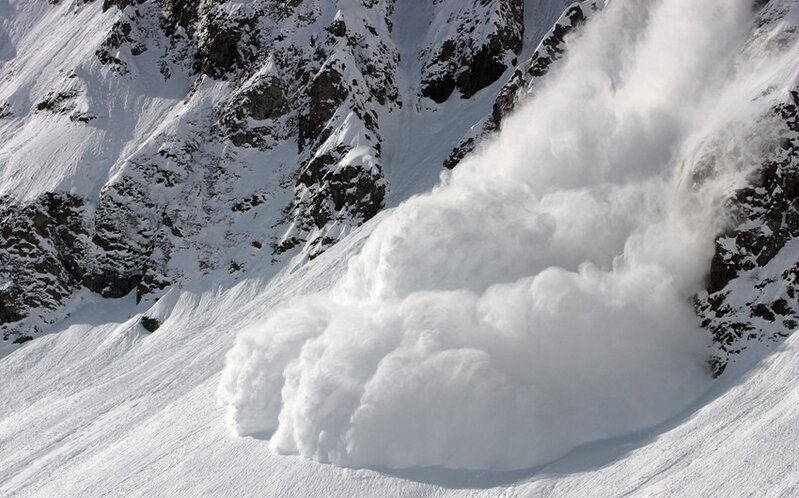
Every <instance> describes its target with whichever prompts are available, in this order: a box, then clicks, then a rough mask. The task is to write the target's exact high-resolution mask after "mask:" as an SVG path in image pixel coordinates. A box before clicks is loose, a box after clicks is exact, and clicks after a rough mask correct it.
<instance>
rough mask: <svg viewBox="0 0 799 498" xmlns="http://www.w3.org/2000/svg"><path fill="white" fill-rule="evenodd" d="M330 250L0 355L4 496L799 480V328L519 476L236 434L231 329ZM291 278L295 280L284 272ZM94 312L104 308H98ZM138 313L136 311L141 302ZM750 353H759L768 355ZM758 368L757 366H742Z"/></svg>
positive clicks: (701, 489)
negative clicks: (676, 407)
mask: <svg viewBox="0 0 799 498" xmlns="http://www.w3.org/2000/svg"><path fill="white" fill-rule="evenodd" d="M350 244H352V245H351V246H349V247H343V246H342V247H337V248H335V249H334V250H332V251H331V252H330V253H329V254H326V255H323V256H321V257H320V258H319V260H318V262H315V263H314V264H313V265H311V267H309V268H307V269H306V270H304V271H303V272H302V275H301V277H302V278H301V279H297V278H296V277H295V278H294V279H291V278H287V276H285V275H281V276H279V277H277V279H276V281H275V282H274V283H273V285H272V287H271V289H272V290H271V291H269V292H266V293H263V292H261V291H260V289H261V288H262V287H263V282H261V281H259V280H258V279H252V280H247V281H245V282H242V283H240V284H239V285H237V286H236V287H234V288H231V289H212V290H207V291H191V290H187V291H184V292H183V293H181V294H180V296H175V295H172V296H167V298H165V299H164V300H162V303H163V304H162V307H161V308H160V310H159V311H160V312H161V313H164V314H165V315H168V316H169V319H168V320H167V321H165V323H164V324H163V325H162V327H161V328H160V329H158V331H157V332H156V333H154V334H152V335H148V334H147V333H146V332H145V331H144V330H143V329H142V328H141V325H139V324H138V320H137V318H138V315H133V317H132V318H131V319H129V320H128V319H126V316H127V313H128V312H135V311H137V310H135V309H134V305H133V303H131V302H129V301H126V300H122V301H121V302H119V303H118V307H117V309H116V316H114V314H108V312H107V309H108V308H107V306H106V305H105V304H106V303H99V304H98V303H91V302H87V303H85V304H83V305H82V306H81V308H82V309H81V310H80V311H78V312H76V313H74V314H73V318H72V319H71V320H70V323H67V324H64V325H63V330H61V331H59V332H58V333H57V334H52V335H48V336H45V337H43V338H41V339H37V340H35V341H31V342H30V343H27V344H25V345H23V346H22V347H21V348H19V349H18V350H16V351H15V352H14V353H13V354H11V355H9V356H7V357H6V358H5V359H4V360H3V361H2V362H0V375H2V378H3V379H14V381H13V382H6V383H4V386H3V394H2V395H3V400H4V401H3V403H2V405H0V417H1V418H2V422H0V448H2V452H1V453H0V494H2V495H4V496H12V495H13V496H120V495H128V496H153V495H160V496H174V495H208V496H219V495H223V494H224V495H230V496H341V497H346V496H419V495H425V496H467V495H468V496H474V495H483V494H485V495H490V496H623V495H626V494H635V495H664V494H673V495H680V496H740V495H744V494H757V495H763V496H792V495H795V494H796V493H797V492H799V468H797V467H798V466H799V461H797V455H796V447H797V442H798V441H799V335H796V334H795V335H793V336H791V337H790V338H788V339H787V340H786V341H785V343H784V344H782V345H781V346H780V347H779V348H778V349H777V350H776V351H775V350H773V349H770V350H769V349H764V350H763V351H760V352H752V354H751V356H750V357H749V359H748V361H746V362H744V361H742V362H739V363H738V364H736V370H735V371H731V372H728V373H727V374H726V375H725V376H724V377H723V378H722V380H720V381H718V382H717V383H715V384H714V385H713V387H712V388H711V390H710V391H709V392H708V393H707V394H705V395H704V396H703V397H702V398H701V399H699V400H698V401H696V402H695V403H693V404H692V405H691V406H689V407H688V408H687V409H686V410H685V411H684V412H683V413H681V414H678V415H676V416H675V417H673V418H672V419H670V420H668V421H666V422H665V423H663V424H661V425H659V426H658V427H656V428H654V429H652V430H647V431H643V432H639V433H637V434H633V435H628V436H624V437H621V438H617V439H612V440H606V441H602V442H597V443H594V444H591V445H587V446H584V447H581V448H578V449H577V450H575V451H572V452H571V453H570V454H569V455H567V456H565V457H563V458H561V459H559V460H557V461H556V462H554V463H551V464H548V465H545V466H540V467H537V468H532V469H523V470H519V471H515V472H493V473H492V472H477V471H454V470H446V469H441V468H416V469H407V470H402V471H392V470H388V469H375V470H370V469H360V470H354V469H342V468H338V467H334V466H331V465H326V464H321V463H317V462H314V461H311V460H306V459H302V458H296V457H284V456H279V455H276V454H274V453H272V452H270V451H269V450H268V444H269V443H268V442H267V441H265V440H262V439H258V438H249V437H248V438H242V437H238V436H236V435H234V434H233V433H231V431H230V429H229V427H228V426H227V424H226V423H225V410H224V408H223V407H221V406H220V405H219V404H218V402H217V399H216V391H217V386H218V383H219V378H220V371H221V369H222V368H223V362H222V359H223V357H224V352H225V350H226V349H227V348H228V347H229V346H230V344H231V342H232V341H233V336H234V333H233V331H234V330H238V328H239V327H241V326H242V325H245V324H248V323H250V324H252V323H257V322H259V321H260V319H259V316H260V315H262V313H263V310H264V309H265V308H266V307H268V306H271V305H273V304H274V303H275V302H277V301H279V300H280V299H282V298H284V297H285V296H287V295H291V294H293V293H297V292H303V291H307V290H308V288H309V287H310V288H324V287H325V286H326V285H328V283H329V282H330V281H331V279H334V278H336V277H338V275H339V274H340V273H341V271H343V268H341V266H340V265H338V262H340V261H341V260H342V257H341V256H342V252H343V251H345V250H352V249H353V248H354V247H357V245H358V244H359V242H358V241H351V242H350ZM290 280H293V283H292V282H289V281H290ZM98 308H99V310H103V311H99V310H98ZM139 311H140V310H139ZM763 357H765V358H764V359H762V360H761V361H757V360H758V359H759V358H763ZM750 367H751V368H750Z"/></svg>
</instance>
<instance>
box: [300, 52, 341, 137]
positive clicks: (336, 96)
mask: <svg viewBox="0 0 799 498" xmlns="http://www.w3.org/2000/svg"><path fill="white" fill-rule="evenodd" d="M308 95H309V97H310V104H309V109H308V113H307V114H306V115H305V116H302V117H300V122H299V135H300V146H301V147H302V146H303V145H304V144H307V143H308V142H311V141H314V142H319V141H320V135H321V133H322V129H323V128H324V126H325V124H326V123H327V122H328V120H330V118H332V117H333V114H334V113H335V112H336V109H338V108H339V106H340V105H341V103H342V102H343V101H344V99H346V98H347V95H348V92H347V89H346V88H345V87H344V86H343V85H342V84H341V74H340V73H339V72H338V71H337V70H336V69H335V68H333V67H331V66H328V67H326V68H325V70H323V71H321V72H320V73H319V74H317V75H316V77H315V78H314V79H313V80H312V82H311V85H310V88H309V89H308ZM322 139H323V138H322Z"/></svg>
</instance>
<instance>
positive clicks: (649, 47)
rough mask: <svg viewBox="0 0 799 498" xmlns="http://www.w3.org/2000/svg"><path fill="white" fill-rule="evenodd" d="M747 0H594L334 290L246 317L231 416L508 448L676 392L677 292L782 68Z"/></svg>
mask: <svg viewBox="0 0 799 498" xmlns="http://www.w3.org/2000/svg"><path fill="white" fill-rule="evenodd" d="M753 16H754V14H753V12H752V2H751V1H750V0H703V1H696V0H667V1H644V0H617V1H614V2H612V3H610V4H609V5H608V6H607V7H606V9H605V11H604V12H603V13H601V14H599V15H597V16H596V17H595V18H594V19H593V20H592V21H591V22H590V23H589V24H588V26H586V28H585V29H584V31H583V33H582V35H581V36H580V37H579V39H576V40H573V41H572V43H571V46H570V49H569V54H570V55H569V57H568V58H567V60H566V61H565V62H564V64H563V66H562V67H561V68H560V69H559V70H558V71H557V72H556V73H555V74H553V75H552V76H551V77H550V78H549V80H548V82H547V84H546V85H545V86H544V87H542V88H541V89H540V90H539V91H538V93H537V94H536V95H535V96H532V97H531V98H530V99H528V102H527V103H526V104H525V105H524V106H523V108H522V109H521V110H520V111H519V112H517V113H516V114H515V115H514V116H513V117H511V118H509V119H508V120H507V122H506V125H505V127H504V129H503V130H502V132H501V133H500V134H499V136H498V137H497V138H496V139H495V141H494V142H493V143H491V144H488V145H487V146H486V147H485V149H484V150H482V151H481V152H480V153H478V154H476V155H475V156H473V157H471V158H470V159H468V160H467V161H465V162H463V163H462V164H461V165H459V166H458V168H457V169H456V170H455V171H454V173H453V174H452V175H451V176H449V177H447V178H445V179H444V180H443V181H442V184H441V185H440V186H439V187H438V188H436V189H435V190H434V191H433V192H431V193H428V194H425V195H422V196H418V197H415V198H412V199H410V200H409V201H407V202H405V203H404V204H402V205H401V206H399V207H398V208H397V209H396V210H394V211H393V212H392V213H391V214H390V215H389V216H387V217H386V218H385V219H384V220H383V221H382V222H381V223H380V224H379V226H377V227H376V228H375V230H374V232H373V233H372V234H371V236H370V238H369V239H368V241H367V242H366V244H365V245H364V247H363V249H362V251H361V253H360V254H358V255H357V256H355V257H353V258H352V260H351V261H350V263H349V268H348V271H347V272H346V274H345V275H344V276H343V277H342V278H341V280H340V281H339V282H338V283H337V284H336V285H335V287H334V288H333V289H332V290H331V291H329V292H327V293H324V294H320V295H313V296H305V297H301V298H297V299H294V300H293V301H291V302H290V303H289V304H287V305H285V306H283V307H281V308H279V309H276V310H274V311H273V312H272V313H271V314H270V316H269V318H268V319H267V320H266V323H264V324H263V325H262V326H260V327H257V328H255V329H252V330H247V331H244V332H243V333H241V334H240V335H239V337H238V341H237V343H236V345H235V347H234V348H233V349H232V350H231V351H230V353H229V354H228V358H227V366H226V369H225V371H224V374H223V378H222V383H221V387H220V395H221V398H222V400H223V402H224V403H225V404H226V405H227V407H228V412H229V417H230V420H231V422H232V424H233V425H234V427H235V429H236V431H237V432H238V433H239V434H242V435H249V434H271V442H270V446H271V448H272V449H273V450H274V451H277V452H280V453H298V454H300V455H303V456H306V457H310V458H315V459H319V460H321V461H326V462H333V463H336V464H340V465H348V466H366V465H370V466H372V465H386V466H391V467H407V466H432V465H442V466H446V467H453V468H472V469H513V468H522V467H528V466H533V465H537V464H541V463H544V462H547V461H550V460H552V459H555V458H557V457H559V456H561V455H563V454H565V453H566V452H568V451H569V450H570V449H572V448H574V447H575V446H577V445H579V444H581V443H585V442H588V441H592V440H597V439H600V438H606V437H612V436H616V435H620V434H624V433H628V432H631V431H635V430H639V429H642V428H646V427H649V426H652V425H654V424H657V423H658V422H661V421H663V420H664V419H666V418H667V417H669V416H672V415H674V414H675V413H677V412H679V411H680V410H682V409H684V408H685V407H687V406H688V405H689V404H690V403H691V402H692V401H693V400H695V399H696V398H697V396H699V395H700V394H701V393H702V392H703V390H704V389H706V387H707V385H708V382H709V380H708V376H707V374H706V372H705V366H704V362H705V359H706V356H707V354H708V343H707V339H706V334H705V333H704V332H703V331H701V330H700V329H699V328H698V324H697V320H696V318H695V316H694V313H693V310H692V304H691V296H692V295H693V294H694V293H695V292H697V291H698V290H699V289H701V288H702V284H703V279H704V276H705V273H706V269H707V267H708V263H709V260H710V257H711V255H712V250H713V239H714V235H715V233H717V231H718V230H719V228H720V227H721V224H722V221H723V216H722V215H723V213H722V209H721V207H722V206H723V204H724V202H723V201H724V200H725V198H726V196H728V195H729V193H730V192H731V191H732V189H734V188H735V187H736V186H739V185H740V183H741V182H742V181H743V179H744V177H745V175H746V173H747V171H749V170H750V168H752V167H754V166H756V165H757V158H758V157H759V154H760V153H761V152H762V149H763V148H765V147H768V146H769V144H768V143H765V141H762V142H763V143H760V142H761V141H759V140H757V139H755V138H753V137H758V136H760V135H761V134H758V133H757V131H756V130H757V127H758V124H757V123H762V122H763V121H764V120H765V119H766V118H765V116H766V115H767V114H768V109H769V108H770V106H771V104H772V102H773V99H774V98H775V96H776V95H778V94H779V92H780V91H782V89H777V88H773V87H772V88H770V89H769V90H768V91H766V87H767V86H768V85H767V83H768V78H769V75H770V74H771V73H773V71H776V70H778V69H776V68H778V67H779V64H780V61H781V60H782V59H781V58H782V57H786V56H785V55H784V53H781V52H780V53H777V52H775V53H773V54H771V53H766V52H765V50H766V48H764V47H765V46H766V45H767V44H766V43H765V42H763V43H762V44H759V42H758V38H757V37H754V36H753V34H752V33H753V30H754V27H753V25H752V21H753ZM761 45H762V46H761Z"/></svg>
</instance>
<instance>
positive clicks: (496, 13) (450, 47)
mask: <svg viewBox="0 0 799 498" xmlns="http://www.w3.org/2000/svg"><path fill="white" fill-rule="evenodd" d="M434 3H435V8H436V9H440V10H441V11H443V12H439V13H437V15H438V16H442V17H444V16H446V17H449V18H452V19H456V20H457V22H456V23H453V24H455V25H454V26H451V29H453V30H454V36H452V37H448V38H446V39H444V40H442V41H441V43H440V44H437V45H434V46H431V47H429V48H428V49H427V50H426V51H425V52H424V53H423V59H424V60H426V61H427V62H426V63H425V66H424V69H423V76H422V87H421V94H422V95H424V96H425V97H429V98H430V99H432V100H433V101H435V102H437V103H442V102H444V101H446V100H447V99H449V97H450V95H452V92H453V91H455V89H456V88H457V89H458V90H459V92H460V94H461V97H462V98H466V99H468V98H470V97H471V96H472V95H474V94H475V93H477V92H478V91H480V90H482V89H483V88H485V87H487V86H488V85H490V84H492V83H494V82H495V81H497V80H498V79H499V78H500V76H502V74H503V73H504V72H505V71H506V70H507V69H508V67H509V66H511V65H515V64H516V63H515V62H514V61H515V60H516V56H517V55H518V54H519V52H520V51H521V48H522V36H523V34H524V1H523V0H497V1H485V0H482V1H474V2H464V3H463V4H462V5H458V4H457V3H453V2H441V1H439V2H434Z"/></svg>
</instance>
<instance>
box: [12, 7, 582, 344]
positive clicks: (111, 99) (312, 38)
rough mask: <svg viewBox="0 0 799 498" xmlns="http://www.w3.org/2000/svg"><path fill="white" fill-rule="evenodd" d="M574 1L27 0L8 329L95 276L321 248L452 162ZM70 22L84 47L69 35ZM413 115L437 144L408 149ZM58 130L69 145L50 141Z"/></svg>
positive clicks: (166, 273)
mask: <svg viewBox="0 0 799 498" xmlns="http://www.w3.org/2000/svg"><path fill="white" fill-rule="evenodd" d="M528 3H529V2H528ZM567 4H568V2H566V1H563V0H548V1H545V2H533V3H529V5H525V2H523V1H522V0H501V1H496V2H493V1H491V2H488V1H485V0H473V1H467V2H463V1H460V0H437V1H435V2H432V3H431V4H430V5H424V6H408V5H404V4H399V3H397V2H395V1H394V0H362V1H355V0H340V1H338V2H329V1H322V0H304V1H303V0H293V1H291V2H283V1H274V0H257V1H254V2H245V3H242V2H232V1H222V0H196V1H174V0H102V1H100V0H96V1H91V0H89V1H85V0H61V1H51V2H49V5H47V6H46V7H45V6H40V5H39V6H36V5H30V4H25V3H19V2H17V3H15V2H12V5H11V9H12V10H14V11H15V12H14V16H13V17H14V18H15V19H17V21H18V22H19V23H20V26H18V27H17V26H13V25H12V26H11V29H10V30H9V33H8V38H9V40H10V43H11V45H12V46H13V47H14V50H15V51H16V54H10V55H15V56H13V57H8V58H7V59H4V62H2V64H3V65H2V66H1V67H0V71H2V73H3V75H4V77H6V78H8V79H14V78H16V80H19V81H20V82H19V83H18V84H15V85H9V86H7V87H6V88H4V89H3V90H4V91H3V92H0V103H2V106H3V107H2V109H3V111H2V116H3V117H2V121H0V126H2V127H3V130H4V137H6V138H5V139H4V142H5V143H4V144H3V147H4V148H3V150H4V152H6V153H7V154H10V152H11V151H14V153H13V155H4V156H3V157H7V158H8V159H4V160H3V161H4V163H3V167H4V171H5V173H4V175H5V178H7V179H8V178H13V181H11V182H9V183H7V184H6V185H5V188H4V189H3V192H2V193H3V194H4V197H3V202H2V204H1V205H0V216H2V219H3V220H4V223H3V230H2V233H0V255H1V257H0V262H2V265H1V266H0V326H2V332H3V335H4V337H5V338H6V339H7V340H16V339H18V338H19V337H23V336H31V334H33V333H35V330H36V328H37V324H38V323H41V322H48V321H52V320H56V319H59V318H62V317H63V316H64V315H65V314H66V313H67V311H68V308H69V306H67V305H68V303H69V301H70V299H71V298H72V296H73V295H75V292H76V291H77V290H79V289H88V290H90V291H91V292H94V293H97V294H99V295H101V296H103V297H109V298H116V297H121V296H125V295H128V294H129V293H132V292H133V293H135V296H136V299H137V300H142V299H144V300H147V299H157V297H158V296H159V295H160V293H161V292H162V291H163V290H164V289H166V288H168V287H169V286H171V285H180V284H181V283H182V282H185V281H187V280H188V279H191V278H194V277H195V276H197V275H212V276H213V278H215V279H217V280H222V281H224V280H225V279H230V278H233V279H235V278H236V273H237V272H238V271H240V270H241V269H242V268H245V267H247V266H250V265H271V266H274V267H275V268H277V267H280V266H282V265H285V264H301V263H302V261H304V260H307V259H310V258H314V257H316V256H317V255H318V254H320V253H321V252H322V251H324V250H325V249H326V248H328V247H329V246H330V245H331V244H334V243H335V242H336V241H337V240H339V239H340V238H341V237H343V236H345V235H346V234H347V233H349V231H350V230H352V229H353V228H354V227H357V226H359V225H360V224H362V223H364V222H365V221H366V220H368V219H370V218H371V217H373V216H374V215H375V214H376V213H377V212H378V211H379V210H380V209H382V208H383V207H384V206H386V205H387V203H389V204H390V203H391V200H390V198H391V194H392V189H396V190H397V191H398V192H397V194H396V200H395V201H394V202H397V201H398V200H400V199H401V198H402V197H404V196H407V195H409V194H410V193H413V190H408V188H409V187H408V185H412V184H425V183H426V184H428V185H430V184H432V183H433V182H434V181H435V178H436V177H437V176H438V174H439V168H440V166H441V164H442V162H443V161H444V159H446V157H447V156H448V155H449V153H450V151H451V150H452V148H453V147H455V146H456V145H457V144H458V142H459V141H461V140H462V139H463V137H464V136H466V135H468V134H469V133H473V132H470V128H475V127H480V126H482V124H481V123H482V120H483V118H484V117H485V116H487V115H488V114H490V113H491V108H492V106H493V104H494V101H495V100H496V98H497V95H498V93H499V90H500V88H502V86H503V85H506V86H507V84H508V82H509V81H510V80H511V79H512V78H513V80H514V81H516V80H518V79H519V77H518V75H516V74H515V73H518V72H519V69H517V66H518V67H522V66H524V65H529V64H530V63H531V62H530V60H529V54H530V53H532V51H533V50H535V47H537V46H539V45H540V44H541V42H542V37H543V36H544V35H546V36H547V39H549V38H552V36H553V35H552V33H551V32H550V33H549V34H547V33H546V29H548V28H549V26H552V24H553V22H555V21H556V20H557V18H558V16H559V15H560V14H561V12H562V11H563V9H564V8H565V7H566V6H567ZM525 8H528V9H530V8H532V9H534V11H529V10H528V11H527V12H525ZM570 8H571V9H572V10H573V9H574V8H575V7H574V6H572V7H570ZM576 8H578V9H579V7H576ZM564 15H566V14H564ZM531 21H534V24H535V26H526V25H525V24H526V23H528V24H529V23H530V22H531ZM26 23H27V24H26ZM559 23H561V24H562V23H563V21H562V20H561V21H559ZM542 27H543V28H542ZM557 29H559V28H557ZM37 30H40V31H42V32H45V31H46V33H45V34H41V33H39V38H38V39H37V40H33V39H32V36H34V33H36V32H37ZM59 31H61V32H62V33H60V34H59ZM558 33H559V36H560V38H559V40H558V43H563V36H562V35H563V34H564V33H560V31H558ZM26 36H30V37H31V38H26ZM37 43H41V45H39V46H37ZM58 43H61V44H63V45H65V46H66V51H67V52H69V53H68V54H60V53H57V52H48V50H50V48H51V47H52V46H53V45H55V44H58ZM539 51H540V50H539ZM40 52H45V53H47V54H52V60H44V59H45V57H47V55H45V56H44V57H39V59H36V54H37V53H40ZM519 57H524V62H522V63H521V64H520V63H519ZM20 74H23V75H24V77H23V76H19V75H20ZM37 77H38V79H37V80H36V82H35V83H34V79H36V78H37ZM506 93H507V91H506ZM448 101H449V103H448ZM494 107H496V106H494ZM510 107H511V106H510V105H508V106H506V108H504V110H503V112H504V111H506V110H508V109H510ZM456 108H457V109H456ZM463 109H467V110H469V117H468V119H465V120H464V119H458V123H456V124H454V125H451V124H450V122H452V121H454V120H455V119H456V118H455V116H456V115H457V114H459V113H462V112H463ZM495 112H499V111H495ZM497 121H498V119H497ZM431 124H432V126H434V127H441V126H442V125H444V126H445V127H449V128H450V129H447V130H444V131H437V130H436V129H434V128H432V127H431ZM414 134H415V135H420V136H421V135H428V136H429V138H427V140H428V141H429V144H428V145H427V146H426V147H425V146H419V147H418V150H416V151H414V150H409V149H412V148H413V147H414V145H417V144H415V143H414V142H416V140H413V137H412V135H414ZM31 135H36V136H37V137H41V138H38V139H33V140H32V141H28V142H25V140H26V138H27V137H29V136H31ZM44 135H48V140H47V142H48V143H53V142H57V141H59V140H60V141H63V142H64V143H65V144H67V145H65V146H64V149H68V150H66V151H65V150H62V151H60V152H52V153H51V154H40V153H39V151H40V150H41V149H42V148H43V147H46V146H44V145H42V144H43V143H44V142H45V140H44V138H43V137H44ZM37 140H41V143H38V142H37ZM431 151H432V152H431ZM387 157H388V159H389V160H390V164H391V166H392V168H390V169H393V171H387V169H386V160H387ZM23 163H24V164H23ZM87 164H92V166H91V167H88V166H87ZM30 171H33V173H30ZM420 177H424V178H428V180H425V181H423V182H418V181H417V180H418V178H420ZM406 178H412V179H413V181H408V180H406ZM413 188H417V189H418V188H419V187H413ZM289 261H291V263H288V262H289ZM65 306H66V307H65Z"/></svg>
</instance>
